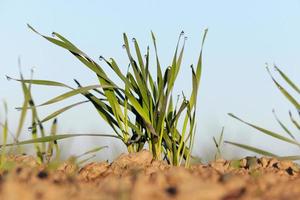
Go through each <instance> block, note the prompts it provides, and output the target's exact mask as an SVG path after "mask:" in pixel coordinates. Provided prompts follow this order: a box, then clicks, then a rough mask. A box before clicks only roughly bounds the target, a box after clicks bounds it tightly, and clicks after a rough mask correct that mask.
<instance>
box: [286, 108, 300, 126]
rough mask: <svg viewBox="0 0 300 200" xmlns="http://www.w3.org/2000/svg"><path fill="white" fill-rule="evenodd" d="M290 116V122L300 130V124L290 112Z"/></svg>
mask: <svg viewBox="0 0 300 200" xmlns="http://www.w3.org/2000/svg"><path fill="white" fill-rule="evenodd" d="M289 116H290V120H291V121H292V123H293V124H294V126H295V127H296V128H297V129H298V130H300V124H299V123H298V122H297V121H296V120H295V119H294V117H293V115H292V112H291V111H289Z"/></svg>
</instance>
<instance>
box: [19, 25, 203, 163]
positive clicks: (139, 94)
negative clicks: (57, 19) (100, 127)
mask: <svg viewBox="0 0 300 200" xmlns="http://www.w3.org/2000/svg"><path fill="white" fill-rule="evenodd" d="M28 27H29V28H30V29H31V30H33V31H34V32H35V33H37V34H39V35H41V34H40V33H38V32H37V31H36V30H35V29H33V28H32V27H31V26H29V25H28ZM206 33H207V30H205V32H204V36H203V40H202V44H201V51H200V55H199V58H198V61H197V65H196V68H194V66H193V65H191V67H190V70H191V79H192V92H191V95H190V97H189V98H187V97H186V96H185V95H184V94H182V101H179V100H177V102H176V103H175V104H174V99H173V95H172V91H173V88H174V85H175V82H176V79H177V76H178V73H179V71H180V68H181V63H182V59H183V52H184V48H185V42H186V37H184V32H182V33H181V34H180V36H179V39H178V42H177V45H176V48H175V53H174V56H173V59H172V62H171V64H170V65H169V66H167V68H166V69H165V71H164V72H163V70H162V67H161V64H160V60H159V55H158V49H157V45H156V38H155V35H154V34H153V33H152V32H151V36H152V41H153V46H154V51H155V60H156V64H155V65H156V71H157V74H156V76H155V77H154V76H153V75H152V74H151V73H150V70H149V68H150V67H151V66H150V65H151V64H150V62H149V60H150V50H149V46H148V47H147V50H146V55H145V57H143V56H142V53H141V51H140V48H139V44H138V41H137V40H136V39H135V38H133V39H132V42H133V48H134V51H132V49H131V47H130V45H129V39H128V37H127V35H126V34H125V33H124V34H123V39H124V45H123V48H124V49H125V50H126V53H127V57H128V59H129V67H128V70H127V72H125V73H124V72H122V70H121V68H120V66H119V65H118V64H117V62H116V61H115V59H114V58H108V59H107V58H105V57H103V56H100V60H101V61H103V62H104V63H105V64H106V65H107V66H108V67H110V68H111V69H112V70H113V72H114V73H115V74H116V75H117V76H118V78H119V79H120V80H121V81H122V84H120V85H117V84H116V83H115V82H114V81H113V80H111V79H110V78H109V76H108V75H107V74H106V72H105V70H104V68H103V67H102V64H101V65H100V64H98V63H97V62H96V61H94V60H93V59H92V58H90V57H89V56H87V54H85V53H84V52H82V51H81V50H80V49H79V48H77V47H76V46H75V45H74V44H72V43H71V42H70V41H69V40H67V39H66V38H64V37H63V36H62V35H60V34H58V33H56V32H54V33H53V34H52V36H53V37H48V36H44V35H41V36H42V37H43V38H45V39H46V40H48V41H50V42H51V43H54V44H56V45H57V46H60V47H62V48H64V49H66V50H68V51H69V52H70V53H71V54H72V55H74V56H75V57H76V58H77V59H78V60H79V61H80V62H82V63H83V64H84V65H85V66H86V67H88V68H89V69H90V70H91V71H93V72H94V73H95V75H96V77H97V79H98V81H99V82H98V85H90V86H82V85H81V84H80V83H79V81H77V80H75V82H76V84H77V88H73V87H70V86H68V85H66V84H63V83H60V82H55V81H49V80H33V79H29V80H19V81H21V82H22V83H30V84H37V85H46V86H57V87H64V88H67V89H70V91H68V92H66V93H64V94H62V95H59V96H57V97H54V98H52V99H50V100H49V101H47V102H45V103H42V104H40V105H39V106H46V105H49V104H53V103H56V102H60V101H62V100H65V99H67V98H70V97H72V96H75V95H78V94H80V95H83V96H84V97H85V98H86V99H87V101H88V102H90V103H92V104H93V106H94V107H95V108H96V111H97V112H98V113H99V115H100V116H101V118H102V119H103V120H104V121H105V122H106V123H108V124H109V125H110V127H111V128H112V129H113V130H114V132H115V134H116V135H115V136H113V135H104V134H102V135H101V134H99V135H100V136H110V137H116V138H118V139H120V140H122V142H123V143H124V144H125V145H126V146H127V149H128V151H129V152H137V151H140V150H141V149H143V148H145V147H146V146H145V144H147V147H148V148H149V150H150V151H151V153H152V154H153V155H154V157H155V158H156V159H158V160H162V159H165V160H167V161H168V162H169V163H171V164H173V165H180V164H182V163H185V165H186V166H188V165H189V162H190V158H191V151H192V148H193V143H194V137H195V132H196V107H197V96H198V89H199V84H200V78H201V72H202V47H203V43H204V40H205V37H206ZM134 54H135V55H134ZM87 101H82V102H78V103H75V104H72V105H69V106H67V107H64V108H61V109H60V110H57V111H55V112H53V113H52V114H50V115H49V116H47V117H46V118H44V119H43V120H41V121H40V122H41V123H43V122H46V121H48V120H50V119H52V118H54V117H56V116H58V115H60V114H61V113H63V112H65V111H67V110H69V109H71V108H73V107H75V106H77V105H80V104H82V103H85V102H87ZM31 107H36V106H34V105H31ZM179 120H183V126H182V127H181V129H180V128H179V126H178V122H179ZM38 124H40V123H38ZM73 136H80V135H78V134H72V135H56V137H51V138H50V137H48V138H47V137H44V136H42V137H41V138H35V139H34V140H31V141H24V142H25V143H28V142H41V141H44V140H45V138H46V139H47V140H51V139H54V138H55V139H63V138H65V137H73ZM92 136H96V135H92ZM23 144H24V143H23Z"/></svg>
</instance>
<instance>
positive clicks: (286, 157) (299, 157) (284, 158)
mask: <svg viewBox="0 0 300 200" xmlns="http://www.w3.org/2000/svg"><path fill="white" fill-rule="evenodd" d="M276 158H277V159H278V160H300V155H295V156H278V157H276Z"/></svg>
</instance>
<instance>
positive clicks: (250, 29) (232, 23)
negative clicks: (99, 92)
mask: <svg viewBox="0 0 300 200" xmlns="http://www.w3.org/2000/svg"><path fill="white" fill-rule="evenodd" d="M26 23H29V24H31V25H32V26H33V27H35V28H36V29H37V30H38V31H40V32H41V33H44V34H48V35H50V34H51V32H52V31H56V32H59V33H61V34H62V35H64V36H65V37H67V38H68V39H70V40H71V41H72V42H73V43H75V44H76V45H77V46H78V47H80V48H81V49H82V50H84V51H85V52H86V53H87V54H89V55H91V57H93V58H95V59H97V58H98V56H99V55H100V54H101V55H104V56H107V57H110V56H112V57H115V58H116V59H117V60H118V61H119V63H123V65H124V69H125V67H126V66H127V60H126V55H125V53H124V51H123V50H122V48H121V46H122V33H123V32H126V33H128V35H129V37H136V38H137V39H138V40H139V42H140V43H141V46H142V48H145V47H146V45H147V44H150V42H151V40H150V39H151V38H150V31H151V30H153V31H154V32H155V33H156V36H157V40H158V47H159V53H160V57H161V58H162V63H163V64H164V65H165V66H166V65H168V64H169V63H170V61H171V56H172V54H173V51H174V47H175V43H176V40H177V37H178V34H179V33H180V31H181V30H184V31H185V33H186V35H187V36H188V41H187V48H186V54H185V58H184V59H185V61H184V63H183V64H184V65H183V66H182V74H181V75H180V77H179V80H178V81H179V83H178V84H177V86H176V89H177V90H178V91H181V90H185V91H188V90H189V88H190V82H189V81H186V80H189V79H190V78H189V77H190V71H189V64H191V63H195V62H196V59H197V56H198V53H199V45H200V41H201V37H202V33H203V30H204V28H209V33H208V37H207V41H206V44H205V50H204V69H203V77H202V82H201V84H202V85H201V88H200V96H199V99H198V101H199V110H198V111H199V112H198V117H199V120H198V137H197V142H196V148H195V152H196V153H197V154H198V155H204V154H206V153H207V151H209V150H210V149H211V148H213V143H212V140H211V138H212V136H213V135H217V134H218V132H219V130H220V129H221V127H222V126H225V130H226V132H225V134H226V135H225V137H226V138H227V139H231V140H234V141H243V142H247V143H249V144H257V146H261V147H262V146H266V148H267V149H273V148H272V146H275V145H277V144H280V146H281V147H282V148H280V150H277V152H279V151H282V150H284V151H285V152H283V154H284V153H296V152H297V151H298V149H294V148H291V149H289V148H288V147H285V146H284V145H281V144H282V143H280V142H275V141H274V140H270V141H269V140H268V137H264V136H261V135H260V134H256V131H254V130H253V129H249V128H247V127H246V126H245V125H243V124H241V123H239V122H237V121H235V120H233V119H231V118H229V117H228V116H227V113H228V112H233V113H235V114H237V115H238V116H241V117H242V118H244V119H247V120H249V121H251V122H256V123H257V124H259V125H264V126H266V127H269V128H271V129H273V130H280V129H279V128H278V126H277V124H276V123H275V122H274V120H273V118H272V113H271V110H272V108H276V109H277V111H278V114H279V115H280V116H283V119H287V117H286V116H287V111H288V109H291V108H292V107H291V106H290V105H289V104H288V103H287V102H286V101H285V99H284V98H283V97H282V96H281V95H280V93H279V92H278V91H277V89H276V88H275V86H274V85H273V84H272V82H271V81H270V78H269V77H268V75H267V73H266V70H265V67H264V66H265V62H269V63H270V64H273V63H276V64H277V65H279V66H280V67H281V69H282V70H284V71H285V72H286V73H287V74H288V75H289V76H290V77H291V78H292V79H293V80H295V81H296V82H297V83H298V84H300V81H298V80H299V74H300V68H299V67H300V56H299V52H300V39H299V35H300V1H299V0H287V1H282V0H281V1H280V0H251V1H241V0H227V1H221V0H218V1H217V0H211V1H202V0H198V1H196V0H194V1H190V0H186V1H179V0H172V1H171V0H164V1H159V0H142V1H141V0H139V1H137V0H128V1H116V0H111V1H96V0H88V1H58V0H52V1H38V0H27V1H15V0H0V27H1V31H0V55H1V57H0V58H1V59H0V85H1V87H0V94H1V96H0V97H1V99H6V100H7V101H8V102H9V106H10V120H11V122H12V123H13V122H15V121H16V119H17V113H16V112H15V111H14V110H13V107H16V106H18V105H21V103H22V95H21V90H20V87H19V85H18V84H17V83H15V82H8V81H7V80H6V79H5V75H6V74H8V75H11V76H16V75H17V73H18V67H17V58H18V56H21V58H22V66H23V67H22V69H23V72H24V73H25V74H28V73H29V69H30V68H31V67H33V66H34V67H35V77H36V78H39V79H53V80H57V81H62V82H66V83H69V84H72V80H73V78H77V79H78V80H81V81H82V82H83V83H85V84H93V83H96V79H95V77H94V75H93V74H92V73H91V72H90V71H89V70H87V69H86V68H84V67H83V66H82V65H81V64H80V63H79V62H78V61H77V60H76V59H75V58H73V57H72V56H71V55H70V54H69V53H68V52H66V51H64V50H62V49H60V48H59V47H56V46H54V45H52V44H50V43H49V42H47V41H45V40H44V39H42V38H40V37H38V36H37V35H36V34H34V33H33V32H32V31H30V30H29V29H28V28H27V27H26ZM151 47H152V46H151ZM60 92H62V90H57V89H53V88H52V89H45V88H43V87H36V88H35V89H34V96H35V99H36V101H37V102H42V101H44V100H46V99H48V98H50V97H52V96H53V95H54V94H59V93H60ZM76 100H77V99H73V100H72V101H69V102H74V101H76ZM61 105H63V104H61ZM55 108H58V107H49V108H47V109H41V115H45V114H47V113H49V111H53V109H55ZM59 120H60V130H61V131H73V132H84V131H88V132H95V131H98V132H99V131H104V132H107V133H108V132H110V129H109V128H108V127H106V126H105V125H104V124H103V123H102V122H101V120H99V118H98V116H97V113H96V112H95V111H94V109H93V108H92V107H91V106H88V105H86V106H81V107H80V108H78V109H74V110H72V111H70V112H68V113H66V114H64V115H63V116H62V117H61V118H60V119H59ZM13 128H14V127H12V129H13ZM98 140H100V143H101V142H102V140H104V139H97V141H98ZM84 141H87V142H88V141H91V139H84ZM93 141H95V139H93ZM77 142H78V141H77ZM77 142H76V141H75V143H74V146H75V145H76V144H77ZM104 143H105V142H104ZM74 146H73V147H74ZM277 146H278V145H277ZM73 149H74V148H73ZM112 149H113V151H114V148H112ZM231 150H236V149H232V148H231V147H228V148H227V152H228V154H229V153H230V151H231ZM115 151H117V150H115ZM239 153H245V152H242V151H239Z"/></svg>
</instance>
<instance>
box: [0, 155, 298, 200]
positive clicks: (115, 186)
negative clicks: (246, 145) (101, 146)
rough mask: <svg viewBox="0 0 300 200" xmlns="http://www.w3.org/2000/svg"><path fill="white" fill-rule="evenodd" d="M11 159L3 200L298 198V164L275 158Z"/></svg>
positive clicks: (0, 183)
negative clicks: (174, 161)
mask: <svg viewBox="0 0 300 200" xmlns="http://www.w3.org/2000/svg"><path fill="white" fill-rule="evenodd" d="M10 159H11V160H13V161H14V162H15V163H16V167H14V169H13V170H11V171H9V172H2V173H1V176H0V177H1V179H0V199H5V200H19V199H22V200H27V199H28V200H33V199H44V200H52V199H53V200H54V199H55V200H57V199H60V200H65V199H72V200H79V199H80V200H115V199H118V200H119V199H120V200H131V199H132V200H140V199H143V200H148V199H149V200H150V199H155V200H162V199H163V200H175V199H176V200H180V199H189V200H206V199H220V200H234V199H251V200H252V199H300V188H299V186H298V184H300V176H299V170H298V169H299V168H298V166H297V165H296V164H294V163H292V162H291V161H278V160H276V159H273V158H265V157H263V158H259V159H256V158H254V157H247V158H244V159H241V160H235V161H226V160H217V161H215V162H212V163H210V164H208V165H202V164H197V165H193V166H192V167H191V168H190V169H185V168H183V167H172V166H170V165H167V164H166V163H164V162H161V161H155V160H153V158H152V155H151V154H150V153H149V152H148V151H141V152H139V153H133V154H128V155H126V154H123V155H121V156H120V157H119V158H118V159H116V160H115V161H114V162H113V163H111V164H109V163H107V162H93V163H89V164H87V165H86V166H84V167H82V168H81V169H78V168H77V167H76V166H75V165H72V164H68V163H64V164H63V165H61V166H60V167H59V168H58V169H56V170H46V166H43V165H38V164H37V163H36V161H35V160H34V159H33V158H32V157H30V156H14V157H11V158H10Z"/></svg>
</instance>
